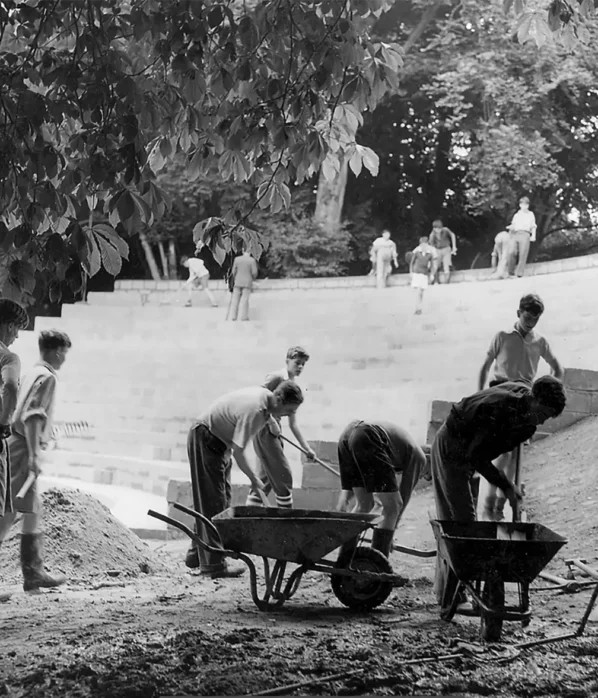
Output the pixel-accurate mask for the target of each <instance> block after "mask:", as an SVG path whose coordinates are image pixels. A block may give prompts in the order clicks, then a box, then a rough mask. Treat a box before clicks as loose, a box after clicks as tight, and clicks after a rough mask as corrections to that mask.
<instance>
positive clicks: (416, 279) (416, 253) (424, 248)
mask: <svg viewBox="0 0 598 698" xmlns="http://www.w3.org/2000/svg"><path fill="white" fill-rule="evenodd" d="M435 258H436V250H435V249H434V248H433V247H432V245H430V244H429V243H428V237H427V235H423V236H422V237H421V238H420V239H419V245H418V246H417V247H416V248H415V249H414V250H413V253H412V256H411V262H410V264H409V273H410V274H411V287H412V288H414V289H416V291H417V296H416V301H415V314H416V315H421V312H422V303H423V300H424V291H425V290H426V289H427V288H428V280H429V278H430V274H431V273H432V270H433V269H434V260H435Z"/></svg>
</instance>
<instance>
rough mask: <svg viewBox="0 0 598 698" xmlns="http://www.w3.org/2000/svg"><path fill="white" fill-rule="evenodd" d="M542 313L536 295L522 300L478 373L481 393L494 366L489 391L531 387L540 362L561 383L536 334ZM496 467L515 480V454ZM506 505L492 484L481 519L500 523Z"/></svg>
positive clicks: (553, 361)
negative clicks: (509, 386)
mask: <svg viewBox="0 0 598 698" xmlns="http://www.w3.org/2000/svg"><path fill="white" fill-rule="evenodd" d="M543 313H544V303H543V302H542V299H541V298H540V297H539V296H537V295H536V294H535V293H529V294H527V295H525V296H523V297H522V298H521V300H520V301H519V309H518V310H517V322H516V323H515V324H514V325H513V327H512V328H511V329H509V330H503V331H501V332H498V333H497V334H496V335H495V336H494V338H493V339H492V342H491V343H490V348H489V349H488V354H487V356H486V360H485V361H484V363H483V365H482V368H481V370H480V375H479V386H478V387H479V389H480V390H483V389H484V387H485V385H486V380H487V378H488V373H489V372H490V368H491V367H492V364H495V372H494V378H493V380H491V381H490V387H493V386H496V385H500V384H501V383H505V382H506V381H511V382H515V383H522V384H523V385H526V386H528V387H531V385H532V383H533V381H534V378H535V377H536V374H537V372H538V364H539V362H540V359H544V361H546V363H547V364H548V365H549V366H550V368H551V369H552V374H553V375H554V376H555V377H556V378H558V379H559V380H562V379H563V377H564V375H565V371H564V369H563V367H562V366H561V364H560V362H559V360H558V359H557V358H556V356H555V355H554V354H553V352H552V349H551V348H550V344H549V343H548V341H547V340H546V339H545V337H543V336H542V335H540V334H539V333H537V332H536V331H535V327H536V325H537V324H538V322H539V320H540V318H541V317H542V314H543ZM519 451H520V448H519ZM495 465H496V467H497V468H498V469H499V470H500V471H501V472H502V473H504V474H505V475H506V476H507V477H508V478H510V479H511V480H512V479H514V477H515V470H516V466H517V450H515V451H512V452H509V453H504V454H502V455H501V456H500V457H499V458H497V459H496V461H495ZM505 502H506V500H505V497H504V496H502V495H500V494H499V491H498V490H497V489H496V487H495V486H494V485H492V484H491V485H490V487H489V488H488V494H487V496H486V501H485V503H484V518H485V519H487V520H489V521H500V520H501V519H503V518H504V516H503V510H504V506H505Z"/></svg>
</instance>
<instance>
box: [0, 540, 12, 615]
mask: <svg viewBox="0 0 598 698" xmlns="http://www.w3.org/2000/svg"><path fill="white" fill-rule="evenodd" d="M0 545H2V541H0ZM11 596H12V594H11V593H10V592H9V591H2V590H1V589H0V603H4V602H5V601H8V600H9V599H10V597H11Z"/></svg>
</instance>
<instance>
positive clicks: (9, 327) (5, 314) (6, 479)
mask: <svg viewBox="0 0 598 698" xmlns="http://www.w3.org/2000/svg"><path fill="white" fill-rule="evenodd" d="M28 324H29V318H28V316H27V312H26V311H25V308H23V307H22V306H20V305H19V304H18V303H15V302H13V301H10V300H6V299H4V298H3V299H0V397H1V402H0V516H1V517H4V516H6V515H10V514H11V513H12V496H11V488H10V482H11V470H10V454H9V451H8V437H9V436H10V434H11V427H10V423H11V421H12V416H13V414H14V411H15V409H16V407H17V399H18V392H19V378H20V375H21V362H20V360H19V357H18V356H17V355H16V354H15V353H13V352H12V351H10V350H9V348H8V347H9V346H10V345H11V344H12V343H13V342H14V341H15V339H16V338H17V337H18V336H19V330H24V329H26V328H27V325H28ZM1 544H2V538H1V537H0V545H1ZM10 596H11V595H10V594H9V593H4V592H0V602H1V601H8V599H10Z"/></svg>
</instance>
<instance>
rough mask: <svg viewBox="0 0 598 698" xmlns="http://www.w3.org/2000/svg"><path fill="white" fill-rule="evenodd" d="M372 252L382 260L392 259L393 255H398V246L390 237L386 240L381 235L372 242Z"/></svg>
mask: <svg viewBox="0 0 598 698" xmlns="http://www.w3.org/2000/svg"><path fill="white" fill-rule="evenodd" d="M372 254H373V255H374V256H375V257H376V258H377V259H379V260H381V261H390V260H391V259H392V258H393V257H396V254H397V246H396V244H395V243H394V242H393V241H392V240H391V239H390V238H389V239H388V240H386V239H385V238H383V237H379V238H376V239H375V240H374V243H373V244H372Z"/></svg>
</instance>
